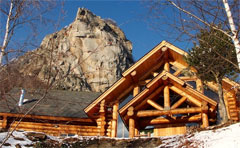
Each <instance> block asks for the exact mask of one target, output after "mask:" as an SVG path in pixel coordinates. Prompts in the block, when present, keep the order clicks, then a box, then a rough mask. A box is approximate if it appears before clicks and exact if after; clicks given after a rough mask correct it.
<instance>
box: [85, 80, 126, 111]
mask: <svg viewBox="0 0 240 148" xmlns="http://www.w3.org/2000/svg"><path fill="white" fill-rule="evenodd" d="M127 81H128V80H127V79H126V78H124V77H122V78H121V79H119V80H118V81H117V82H116V83H114V84H113V85H112V86H111V87H110V88H109V89H108V90H106V91H105V92H104V93H102V94H101V95H100V96H99V97H98V98H97V99H96V100H94V101H93V102H92V103H91V104H90V105H89V106H87V107H86V108H85V109H84V111H85V112H86V113H87V114H88V115H90V116H91V114H89V112H90V111H91V110H92V109H94V107H95V106H96V105H98V103H99V102H101V101H102V100H103V99H105V98H108V97H109V96H110V95H111V93H112V92H113V91H114V90H115V89H117V88H119V87H120V86H121V85H123V84H124V83H127ZM114 99H115V98H114Z"/></svg>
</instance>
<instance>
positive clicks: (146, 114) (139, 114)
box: [136, 107, 202, 117]
mask: <svg viewBox="0 0 240 148" xmlns="http://www.w3.org/2000/svg"><path fill="white" fill-rule="evenodd" d="M201 112H202V108H201V107H192V108H181V109H173V110H163V111H159V110H144V111H138V112H137V114H136V115H137V117H152V116H162V115H173V114H188V113H201Z"/></svg>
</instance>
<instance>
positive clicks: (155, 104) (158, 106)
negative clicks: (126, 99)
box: [147, 99, 163, 110]
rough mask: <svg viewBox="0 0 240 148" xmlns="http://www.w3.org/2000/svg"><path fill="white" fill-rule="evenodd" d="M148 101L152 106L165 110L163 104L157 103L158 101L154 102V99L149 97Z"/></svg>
mask: <svg viewBox="0 0 240 148" xmlns="http://www.w3.org/2000/svg"><path fill="white" fill-rule="evenodd" d="M147 103H148V104H149V105H151V106H152V107H154V108H156V109H157V110H163V107H162V106H161V105H159V104H157V103H156V102H154V101H153V100H150V99H148V100H147Z"/></svg>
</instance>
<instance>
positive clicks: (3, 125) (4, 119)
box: [2, 116, 7, 129]
mask: <svg viewBox="0 0 240 148" xmlns="http://www.w3.org/2000/svg"><path fill="white" fill-rule="evenodd" d="M2 128H3V129H6V128H7V116H3V122H2Z"/></svg>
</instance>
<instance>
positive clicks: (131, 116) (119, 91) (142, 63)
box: [0, 41, 239, 138]
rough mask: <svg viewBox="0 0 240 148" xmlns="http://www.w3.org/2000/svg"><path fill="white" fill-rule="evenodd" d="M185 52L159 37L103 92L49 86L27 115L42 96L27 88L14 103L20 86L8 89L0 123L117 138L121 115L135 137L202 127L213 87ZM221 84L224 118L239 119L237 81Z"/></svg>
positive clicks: (211, 117)
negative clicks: (147, 132) (22, 97)
mask: <svg viewBox="0 0 240 148" xmlns="http://www.w3.org/2000/svg"><path fill="white" fill-rule="evenodd" d="M185 55H187V53H186V52H185V51H183V50H181V49H179V48H177V47H175V46H174V45H172V44H170V43H168V42H166V41H162V42H161V43H160V44H159V45H157V46H156V47H154V48H153V49H152V50H151V51H150V52H148V53H147V54H146V55H145V56H143V57H142V58H141V59H140V60H138V61H137V62H136V63H135V64H134V65H132V66H131V67H130V68H129V69H127V70H126V71H125V72H124V73H122V77H121V78H120V79H119V80H118V81H117V82H115V83H114V84H113V85H112V86H111V87H110V88H109V89H107V90H106V91H105V92H103V93H102V94H99V93H93V92H91V93H90V92H69V91H68V92H66V91H60V90H51V91H50V92H49V93H48V94H47V96H46V98H45V99H44V100H43V101H42V102H40V103H39V104H38V105H37V106H36V108H34V109H33V110H32V111H31V112H29V113H28V114H27V115H24V114H25V113H26V111H27V110H28V109H29V108H30V107H31V106H32V105H33V103H34V102H35V101H36V100H38V99H40V96H41V94H39V93H36V92H35V93H31V92H27V94H26V98H29V100H28V101H26V102H25V103H24V104H23V106H20V107H18V106H17V102H18V98H19V93H17V92H19V91H20V90H12V92H11V93H10V94H15V95H16V96H14V95H9V96H8V98H7V99H6V98H1V100H0V127H2V128H4V129H8V128H10V129H11V128H14V127H15V126H16V125H17V124H18V121H19V120H20V119H21V117H24V118H23V119H22V121H21V122H20V123H19V125H18V126H17V128H16V129H23V130H31V131H39V132H45V133H47V134H51V135H56V136H59V135H63V134H77V135H81V136H108V137H116V136H117V128H118V120H119V118H118V117H121V119H122V121H123V123H124V124H125V126H126V127H127V129H128V130H129V137H130V138H133V137H140V136H141V134H140V133H141V131H144V130H146V129H147V128H152V129H153V136H169V135H176V134H184V133H186V130H187V126H189V125H199V126H201V127H203V128H206V127H208V126H209V125H212V124H214V123H215V122H216V116H217V115H216V111H217V107H218V98H217V95H216V91H217V89H218V87H217V85H216V84H215V83H214V82H208V83H206V84H205V86H204V84H203V82H202V81H201V80H200V79H198V78H197V77H196V75H195V73H196V70H195V69H194V68H193V67H189V66H188V64H187V63H186V62H185V61H184V58H183V56H185ZM222 84H223V90H224V102H225V104H226V109H227V114H228V117H229V119H230V120H234V121H239V105H238V104H239V101H238V93H239V92H238V88H239V84H238V83H236V82H234V81H231V80H229V79H227V78H225V79H223V81H222ZM11 100H12V101H11Z"/></svg>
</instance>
